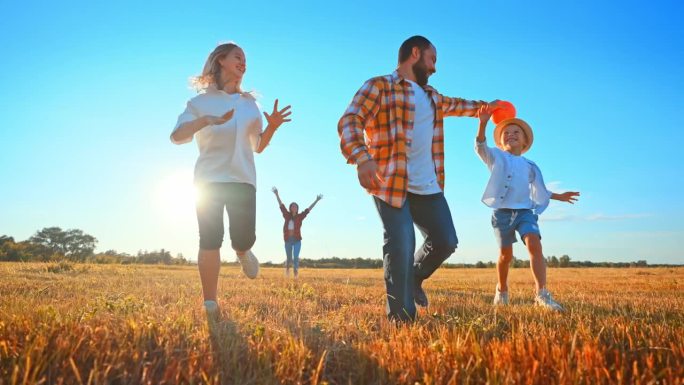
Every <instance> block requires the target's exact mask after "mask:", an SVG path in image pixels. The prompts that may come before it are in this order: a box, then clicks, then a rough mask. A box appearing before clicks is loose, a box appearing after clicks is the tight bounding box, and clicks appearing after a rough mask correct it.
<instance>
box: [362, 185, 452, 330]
mask: <svg viewBox="0 0 684 385" xmlns="http://www.w3.org/2000/svg"><path fill="white" fill-rule="evenodd" d="M373 199H374V200H375V206H376V207H377V209H378V213H379V214H380V219H381V220H382V225H383V227H384V231H385V233H384V245H383V247H382V253H383V267H384V269H385V286H386V288H387V316H388V317H389V318H390V319H391V320H398V321H410V320H414V319H415V317H416V304H415V303H414V299H413V286H414V284H416V281H419V282H422V281H423V280H424V279H427V278H428V277H430V276H431V275H432V273H434V272H435V270H437V268H438V267H439V266H440V265H441V264H442V262H444V261H445V260H446V259H447V258H449V256H450V255H451V254H452V253H453V252H454V250H456V246H457V245H458V238H457V237H456V230H455V229H454V222H453V221H452V219H451V212H450V211H449V205H448V204H447V202H446V199H445V198H444V194H443V193H437V194H432V195H417V194H412V193H408V196H407V198H406V201H405V202H404V205H403V206H402V207H401V208H395V207H392V206H390V205H388V204H387V203H385V202H384V201H382V200H380V199H378V198H377V197H373ZM414 224H415V225H416V227H417V228H418V229H419V230H420V232H421V233H422V234H423V237H424V238H425V241H424V242H423V245H422V246H421V247H420V248H419V249H418V250H417V251H415V248H416V236H415V231H414V228H413V225H414ZM414 251H415V255H414Z"/></svg>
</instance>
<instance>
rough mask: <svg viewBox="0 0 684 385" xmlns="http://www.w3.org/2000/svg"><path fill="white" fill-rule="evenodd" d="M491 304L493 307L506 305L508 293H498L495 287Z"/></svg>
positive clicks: (497, 288)
mask: <svg viewBox="0 0 684 385" xmlns="http://www.w3.org/2000/svg"><path fill="white" fill-rule="evenodd" d="M493 304H494V306H503V305H508V291H499V287H498V286H497V287H496V293H495V294H494V302H493Z"/></svg>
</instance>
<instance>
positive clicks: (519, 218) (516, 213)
mask: <svg viewBox="0 0 684 385" xmlns="http://www.w3.org/2000/svg"><path fill="white" fill-rule="evenodd" d="M537 218H538V216H537V215H536V214H534V213H532V210H530V209H495V210H494V213H492V227H494V236H495V237H496V240H497V241H498V242H499V247H504V246H510V245H512V244H514V243H515V242H517V241H518V240H517V239H516V238H515V232H516V231H517V232H518V234H519V235H520V239H522V240H523V243H525V235H527V234H530V233H532V234H537V235H539V239H541V233H539V225H538V224H537Z"/></svg>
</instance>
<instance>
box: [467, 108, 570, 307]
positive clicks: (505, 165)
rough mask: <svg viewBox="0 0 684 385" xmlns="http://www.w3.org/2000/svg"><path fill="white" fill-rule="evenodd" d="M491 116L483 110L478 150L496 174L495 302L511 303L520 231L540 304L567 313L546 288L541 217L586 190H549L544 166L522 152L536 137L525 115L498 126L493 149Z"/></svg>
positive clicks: (488, 199) (490, 198) (487, 199)
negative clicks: (511, 275) (555, 204)
mask: <svg viewBox="0 0 684 385" xmlns="http://www.w3.org/2000/svg"><path fill="white" fill-rule="evenodd" d="M491 115H492V109H491V108H490V107H489V106H488V105H486V104H485V105H483V106H482V107H481V108H480V110H479V117H480V128H479V130H478V132H477V138H476V142H475V152H477V155H478V156H479V157H480V159H482V161H483V162H484V163H485V164H486V165H487V167H488V168H489V171H490V172H491V176H490V178H489V182H488V183H487V187H486V189H485V192H484V194H483V195H482V202H483V203H484V204H485V205H487V206H489V207H491V208H493V209H494V213H493V214H492V227H494V235H495V236H496V239H497V241H498V242H499V248H500V254H499V260H498V262H497V264H496V269H497V272H498V285H497V286H496V294H495V295H494V305H507V304H508V283H507V280H508V268H509V265H510V262H511V259H513V243H515V242H517V239H516V237H515V232H516V231H517V232H518V234H519V235H520V238H521V239H522V241H523V243H524V244H525V246H527V251H528V252H529V254H530V268H531V269H532V274H533V276H534V281H535V286H536V296H535V304H536V305H538V306H542V307H545V308H547V309H551V310H556V311H563V307H562V306H561V305H560V304H559V303H558V302H556V301H555V300H554V299H553V298H552V297H551V293H550V292H549V291H548V290H547V288H546V260H545V259H544V255H543V253H542V246H541V233H540V232H539V225H538V224H537V219H538V218H539V214H541V213H542V212H543V211H544V210H545V209H546V207H547V206H548V205H549V200H550V199H556V200H559V201H563V202H568V203H571V204H572V203H574V202H575V201H577V197H578V196H579V195H580V194H579V192H575V191H568V192H564V193H562V194H556V193H552V192H550V191H548V190H547V189H546V186H545V185H544V179H543V178H542V174H541V171H540V170H539V167H537V165H536V164H535V163H534V162H532V161H531V160H529V159H527V158H525V157H523V156H522V154H524V153H525V152H526V151H527V150H529V149H530V147H531V146H532V142H533V139H534V137H533V134H532V128H530V126H529V125H528V124H527V123H526V122H525V121H523V120H522V119H517V118H512V119H506V120H504V121H501V122H499V124H497V125H496V128H495V129H494V143H495V144H496V147H488V146H487V142H486V138H485V129H486V127H487V121H488V120H489V118H490V117H491Z"/></svg>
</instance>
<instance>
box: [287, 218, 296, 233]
mask: <svg viewBox="0 0 684 385" xmlns="http://www.w3.org/2000/svg"><path fill="white" fill-rule="evenodd" d="M294 225H295V223H294V221H293V220H292V219H290V220H289V221H287V229H288V230H289V231H294Z"/></svg>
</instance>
